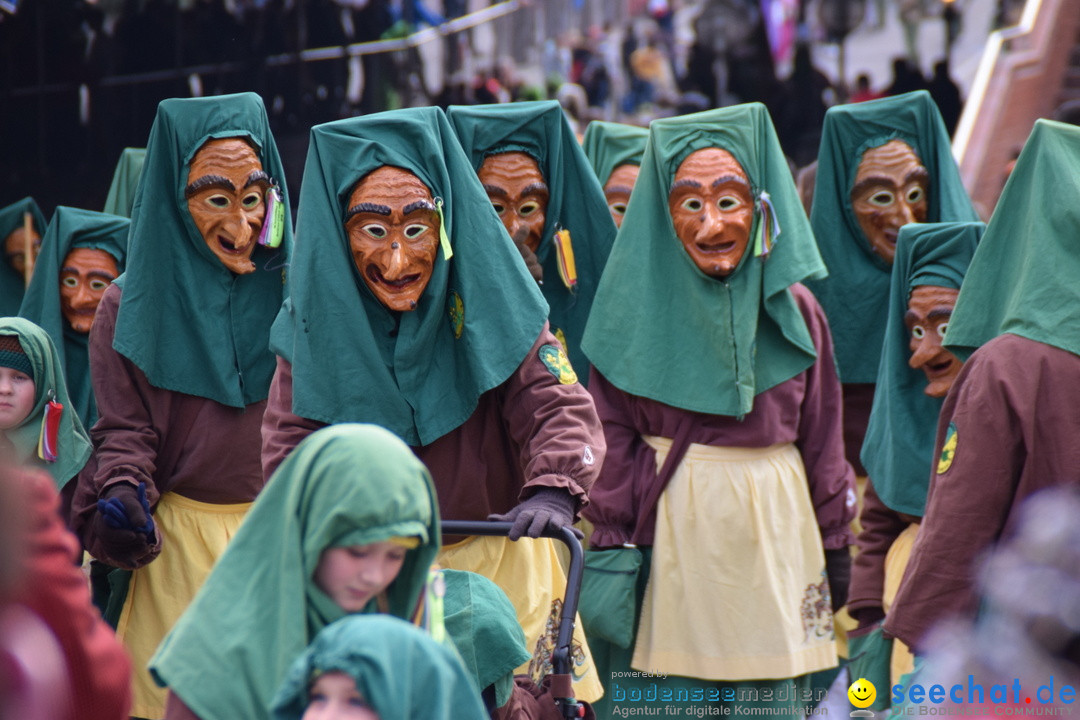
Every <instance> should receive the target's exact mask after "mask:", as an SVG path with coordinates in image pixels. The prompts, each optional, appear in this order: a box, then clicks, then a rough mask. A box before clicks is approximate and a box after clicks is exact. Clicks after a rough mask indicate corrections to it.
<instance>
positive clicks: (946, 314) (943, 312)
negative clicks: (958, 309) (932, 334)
mask: <svg viewBox="0 0 1080 720" xmlns="http://www.w3.org/2000/svg"><path fill="white" fill-rule="evenodd" d="M952 313H953V311H952V308H934V309H933V310H931V311H930V312H928V313H927V314H926V319H927V320H948V319H949V318H951V317H952Z"/></svg>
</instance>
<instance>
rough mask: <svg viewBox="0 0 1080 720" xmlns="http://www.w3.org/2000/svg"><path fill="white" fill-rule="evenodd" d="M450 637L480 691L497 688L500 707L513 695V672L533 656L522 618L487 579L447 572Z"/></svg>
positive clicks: (496, 695) (444, 576)
mask: <svg viewBox="0 0 1080 720" xmlns="http://www.w3.org/2000/svg"><path fill="white" fill-rule="evenodd" d="M443 579H444V580H445V582H446V596H445V600H444V607H445V609H446V615H445V622H446V632H447V634H449V635H450V639H451V640H452V641H453V642H454V647H455V648H457V651H458V654H459V655H460V656H461V660H462V662H464V663H465V668H466V669H467V670H468V671H469V675H470V676H471V677H472V679H473V681H474V682H475V683H476V688H477V691H478V692H483V691H484V689H485V688H487V687H488V686H489V685H494V686H495V706H496V707H502V706H503V705H505V704H506V703H507V701H508V700H509V699H510V694H511V693H512V692H513V690H514V669H515V668H517V667H518V666H519V665H521V664H522V663H524V662H525V661H527V660H528V659H529V658H530V657H532V656H531V655H530V654H529V651H528V650H527V649H526V648H525V633H524V631H522V629H521V625H520V624H519V623H518V619H517V613H516V611H515V610H514V606H513V605H512V604H511V603H510V598H508V597H506V593H505V592H503V590H502V588H500V587H499V586H498V585H496V584H495V583H493V582H492V581H491V580H489V579H487V578H486V577H484V576H483V575H477V574H476V573H472V572H463V571H461V570H443Z"/></svg>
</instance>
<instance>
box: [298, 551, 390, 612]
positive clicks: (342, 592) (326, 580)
mask: <svg viewBox="0 0 1080 720" xmlns="http://www.w3.org/2000/svg"><path fill="white" fill-rule="evenodd" d="M406 552H408V551H407V550H406V549H405V548H403V547H401V546H400V545H395V544H394V543H391V542H378V543H371V544H370V545H350V546H348V547H332V548H327V549H326V550H323V553H322V556H321V557H320V558H319V566H318V567H317V568H315V584H316V585H317V586H318V587H319V589H320V590H322V591H323V592H324V593H326V594H327V595H329V596H330V599H331V600H333V601H334V602H335V603H337V604H338V606H339V607H340V608H341V609H342V610H344V611H345V612H347V613H355V612H360V611H361V610H363V609H364V607H365V606H366V605H367V604H368V602H370V601H371V599H372V598H373V597H375V596H376V595H378V594H379V593H381V592H382V591H384V590H386V588H388V587H390V583H392V582H394V578H396V577H397V575H398V573H399V572H400V571H401V565H402V563H404V562H405V554H406Z"/></svg>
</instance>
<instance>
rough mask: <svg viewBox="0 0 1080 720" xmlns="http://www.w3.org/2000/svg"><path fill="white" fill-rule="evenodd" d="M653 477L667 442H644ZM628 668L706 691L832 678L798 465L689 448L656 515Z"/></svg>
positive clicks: (829, 633)
mask: <svg viewBox="0 0 1080 720" xmlns="http://www.w3.org/2000/svg"><path fill="white" fill-rule="evenodd" d="M645 441H646V442H648V443H649V445H650V446H651V447H653V448H654V449H655V450H656V463H657V467H660V466H661V465H662V463H663V462H664V459H665V458H666V457H667V453H668V451H669V450H670V449H671V441H670V440H668V439H667V438H657V437H646V438H645ZM651 568H652V569H651V574H650V576H649V583H648V586H647V587H646V589H645V599H644V602H643V603H642V609H641V624H640V627H639V630H638V636H637V644H636V645H635V647H634V660H633V663H632V665H633V667H634V668H635V669H638V670H641V671H644V672H653V673H668V674H672V675H683V676H687V677H694V678H703V679H707V680H759V679H779V678H791V677H796V676H799V675H804V674H806V673H811V672H815V671H817V670H824V669H826V668H831V667H835V666H836V663H837V659H836V643H835V636H834V634H833V617H832V609H831V606H830V603H829V586H828V579H827V578H826V574H825V554H824V550H823V549H822V545H821V532H820V530H819V529H818V524H817V519H816V516H815V514H814V508H813V506H812V504H811V502H810V491H809V488H808V487H807V481H806V471H805V469H804V468H803V463H802V456H801V455H800V454H799V451H798V450H797V449H796V448H795V446H794V445H792V444H784V445H774V446H772V447H767V448H739V447H713V446H707V445H698V444H692V445H690V447H689V449H688V450H687V452H686V456H685V457H684V458H683V460H682V462H681V463H680V464H679V467H678V469H677V470H676V471H675V475H674V476H673V477H672V478H671V481H670V483H669V484H668V486H667V488H666V489H665V490H664V492H663V494H662V495H661V496H660V502H659V503H658V505H657V515H656V534H655V540H654V543H653V554H652V566H651Z"/></svg>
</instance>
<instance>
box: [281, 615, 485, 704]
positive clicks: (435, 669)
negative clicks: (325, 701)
mask: <svg viewBox="0 0 1080 720" xmlns="http://www.w3.org/2000/svg"><path fill="white" fill-rule="evenodd" d="M333 671H338V672H343V673H345V674H347V675H349V676H350V677H352V679H353V682H355V683H356V689H357V690H359V691H360V695H361V696H362V697H363V698H364V700H365V701H366V702H367V704H368V705H369V706H370V707H371V709H372V710H374V711H375V714H376V715H378V716H379V720H487V718H488V715H487V712H486V711H485V709H484V704H483V702H482V701H481V700H480V696H479V695H478V694H477V691H476V690H475V689H473V687H472V683H471V682H470V680H469V677H468V675H467V673H466V672H465V669H464V668H463V667H462V666H461V661H460V660H458V658H456V657H454V652H453V650H451V649H449V648H446V647H443V646H441V645H439V644H438V643H437V642H435V641H434V640H432V639H431V638H430V637H429V636H428V635H426V634H425V633H424V632H423V631H422V630H419V629H417V628H415V627H413V626H411V625H409V624H408V623H405V622H402V621H401V620H395V619H394V618H388V617H383V616H371V617H349V618H345V619H343V620H340V621H338V622H336V623H334V624H333V625H330V626H329V627H327V628H326V629H325V630H323V631H322V632H320V633H319V635H318V637H316V638H315V640H314V642H312V643H311V645H310V646H309V647H308V648H307V650H305V651H304V654H303V655H301V656H300V657H299V658H297V659H296V662H294V663H293V665H292V667H291V668H290V669H289V674H288V676H287V677H286V678H285V682H284V683H282V685H281V688H280V689H279V690H278V693H277V696H276V697H275V698H274V702H273V707H272V717H273V719H274V720H300V718H301V717H302V716H303V715H304V710H305V708H306V707H307V704H308V687H309V685H310V684H311V682H312V681H313V680H314V679H315V678H317V677H318V676H319V675H321V674H323V673H327V672H333Z"/></svg>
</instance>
